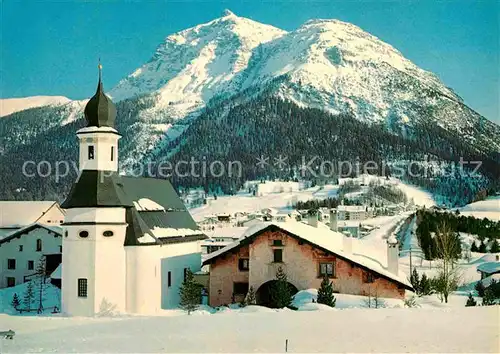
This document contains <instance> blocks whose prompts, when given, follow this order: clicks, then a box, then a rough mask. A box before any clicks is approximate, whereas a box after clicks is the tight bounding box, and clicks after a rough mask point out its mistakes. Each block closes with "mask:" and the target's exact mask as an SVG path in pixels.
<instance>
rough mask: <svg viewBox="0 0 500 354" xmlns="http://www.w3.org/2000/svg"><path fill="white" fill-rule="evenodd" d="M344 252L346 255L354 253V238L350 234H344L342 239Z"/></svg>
mask: <svg viewBox="0 0 500 354" xmlns="http://www.w3.org/2000/svg"><path fill="white" fill-rule="evenodd" d="M342 242H343V245H342V250H343V251H344V253H347V254H351V253H352V237H351V234H350V233H348V232H344V236H343V238H342Z"/></svg>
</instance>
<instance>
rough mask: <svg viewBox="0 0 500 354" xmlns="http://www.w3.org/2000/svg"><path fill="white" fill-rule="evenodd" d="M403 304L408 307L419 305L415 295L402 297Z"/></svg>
mask: <svg viewBox="0 0 500 354" xmlns="http://www.w3.org/2000/svg"><path fill="white" fill-rule="evenodd" d="M404 306H405V307H409V308H415V307H420V305H419V304H418V303H417V298H416V297H415V296H410V297H409V298H406V299H404Z"/></svg>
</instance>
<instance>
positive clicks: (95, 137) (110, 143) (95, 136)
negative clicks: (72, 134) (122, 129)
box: [77, 128, 120, 171]
mask: <svg viewBox="0 0 500 354" xmlns="http://www.w3.org/2000/svg"><path fill="white" fill-rule="evenodd" d="M98 129H99V128H95V129H94V131H95V132H91V130H89V128H87V130H88V131H86V132H85V134H82V133H81V130H80V131H78V132H77V134H78V137H79V139H80V170H101V171H117V170H118V139H120V136H119V135H118V134H109V133H104V134H103V133H101V132H99V131H98ZM89 146H93V147H94V156H93V159H90V158H89ZM111 148H113V152H112V149H111ZM111 155H113V156H111ZM111 157H113V158H111Z"/></svg>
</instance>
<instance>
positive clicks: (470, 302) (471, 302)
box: [465, 293, 477, 307]
mask: <svg viewBox="0 0 500 354" xmlns="http://www.w3.org/2000/svg"><path fill="white" fill-rule="evenodd" d="M476 304H477V302H476V300H474V298H473V297H472V293H469V297H468V298H467V303H466V304H465V306H466V307H468V306H476Z"/></svg>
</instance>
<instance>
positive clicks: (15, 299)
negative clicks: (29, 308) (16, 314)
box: [10, 293, 21, 311]
mask: <svg viewBox="0 0 500 354" xmlns="http://www.w3.org/2000/svg"><path fill="white" fill-rule="evenodd" d="M10 304H11V305H12V307H13V308H14V310H16V311H17V309H18V307H19V305H21V301H20V300H19V296H17V293H14V296H13V297H12V302H11V303H10Z"/></svg>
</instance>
